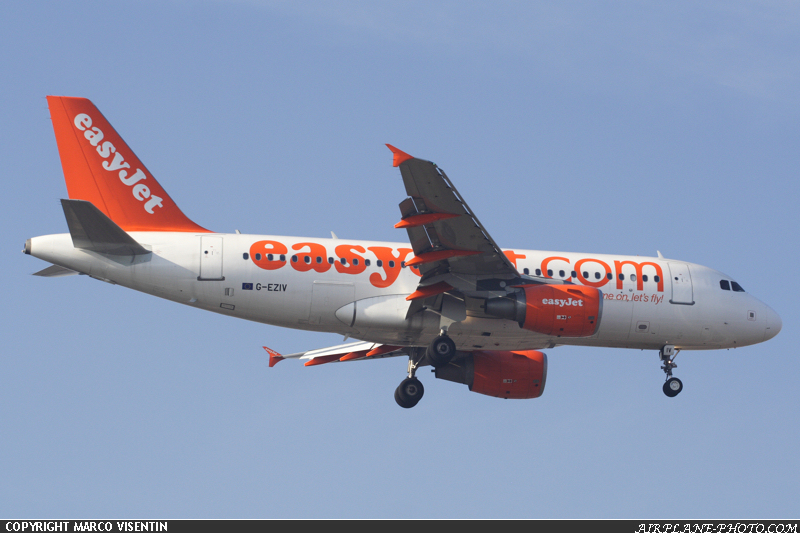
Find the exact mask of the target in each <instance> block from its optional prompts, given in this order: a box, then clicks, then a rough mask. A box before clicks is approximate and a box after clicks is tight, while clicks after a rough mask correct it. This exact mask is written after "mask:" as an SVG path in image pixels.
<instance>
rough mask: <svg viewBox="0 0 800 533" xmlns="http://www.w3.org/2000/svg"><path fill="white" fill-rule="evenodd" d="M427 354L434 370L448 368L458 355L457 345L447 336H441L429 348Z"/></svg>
mask: <svg viewBox="0 0 800 533" xmlns="http://www.w3.org/2000/svg"><path fill="white" fill-rule="evenodd" d="M427 354H428V359H429V360H430V362H431V365H433V367H434V368H439V367H443V366H447V364H448V363H449V362H450V360H451V359H452V358H453V356H454V355H455V354H456V343H454V342H453V339H451V338H450V337H448V336H447V335H439V336H438V337H436V338H435V339H433V342H432V343H431V345H430V346H428V351H427Z"/></svg>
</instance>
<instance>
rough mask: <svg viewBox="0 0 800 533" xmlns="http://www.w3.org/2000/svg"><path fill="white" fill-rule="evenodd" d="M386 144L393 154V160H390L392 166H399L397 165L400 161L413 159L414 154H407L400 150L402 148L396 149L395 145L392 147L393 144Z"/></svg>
mask: <svg viewBox="0 0 800 533" xmlns="http://www.w3.org/2000/svg"><path fill="white" fill-rule="evenodd" d="M386 146H387V147H388V148H389V150H391V151H392V153H393V154H394V161H392V166H393V167H399V166H400V165H401V164H402V163H404V162H405V161H408V160H409V159H414V156H413V155H408V154H407V153H405V152H404V151H402V150H398V149H397V148H395V147H394V146H392V145H391V144H387V145H386Z"/></svg>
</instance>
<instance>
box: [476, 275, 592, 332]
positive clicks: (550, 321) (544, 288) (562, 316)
mask: <svg viewBox="0 0 800 533" xmlns="http://www.w3.org/2000/svg"><path fill="white" fill-rule="evenodd" d="M486 313H487V314H489V315H492V316H496V317H499V318H505V319H508V320H513V321H515V322H517V323H518V324H519V327H521V328H522V329H527V330H529V331H535V332H537V333H542V334H544V335H554V336H556V337H589V336H590V335H594V334H595V332H596V331H597V328H598V327H599V326H600V317H601V315H602V313H603V293H602V292H600V291H599V290H598V289H595V288H594V287H583V286H580V285H526V286H525V287H521V290H519V291H517V292H515V293H512V294H510V295H508V296H504V297H501V298H489V299H488V300H486Z"/></svg>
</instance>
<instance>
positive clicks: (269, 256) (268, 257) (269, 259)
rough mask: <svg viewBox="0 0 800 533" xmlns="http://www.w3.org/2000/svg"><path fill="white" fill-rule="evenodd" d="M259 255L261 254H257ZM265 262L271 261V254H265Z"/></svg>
mask: <svg viewBox="0 0 800 533" xmlns="http://www.w3.org/2000/svg"><path fill="white" fill-rule="evenodd" d="M258 255H261V254H258ZM267 261H272V254H267Z"/></svg>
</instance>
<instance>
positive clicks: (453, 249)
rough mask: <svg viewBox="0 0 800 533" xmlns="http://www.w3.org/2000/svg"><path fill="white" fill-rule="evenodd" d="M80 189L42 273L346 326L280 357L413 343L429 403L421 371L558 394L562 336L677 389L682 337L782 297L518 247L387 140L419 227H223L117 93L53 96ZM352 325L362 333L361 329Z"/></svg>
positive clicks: (666, 266) (39, 240)
mask: <svg viewBox="0 0 800 533" xmlns="http://www.w3.org/2000/svg"><path fill="white" fill-rule="evenodd" d="M47 101H48V107H49V110H50V116H51V120H52V122H53V129H54V131H55V137H56V144H57V146H58V151H59V155H60V158H61V164H62V169H63V172H64V177H65V180H66V184H67V192H68V196H69V199H63V200H61V205H62V208H63V211H64V215H65V217H66V220H67V226H68V228H69V233H64V234H56V235H45V236H40V237H34V238H31V239H28V240H27V241H26V242H25V247H24V250H23V252H24V253H25V254H28V255H32V256H34V257H37V258H39V259H43V260H44V261H47V262H49V263H51V264H52V265H51V266H49V267H47V268H45V269H43V270H41V271H39V272H36V274H35V275H37V276H42V277H60V276H66V275H74V274H82V275H86V276H89V277H91V278H94V279H98V280H101V281H105V282H107V283H111V284H116V285H121V286H123V287H128V288H130V289H134V290H137V291H141V292H145V293H148V294H152V295H154V296H158V297H160V298H166V299H168V300H172V301H175V302H178V303H182V304H184V305H189V306H192V307H196V308H200V309H205V310H207V311H213V312H215V313H221V314H224V315H229V316H234V317H238V318H243V319H246V320H252V321H255V322H261V323H265V324H270V325H275V326H282V327H288V328H296V329H301V330H308V331H324V332H331V333H338V334H341V335H343V336H344V341H345V343H344V344H342V345H338V346H332V347H327V348H323V349H315V350H307V351H302V352H297V353H292V354H288V355H282V354H281V353H279V352H277V351H275V350H272V349H271V348H268V347H264V349H265V350H266V352H267V353H268V354H269V366H270V367H273V366H274V365H275V364H277V363H278V362H279V361H281V360H283V359H299V360H301V361H305V365H306V366H316V365H320V364H325V363H332V362H345V361H363V360H369V359H381V358H384V357H396V356H405V357H408V375H407V377H406V378H405V379H404V380H403V381H402V382H401V383H400V385H399V386H398V387H397V389H396V390H395V400H396V401H397V403H398V405H400V406H401V407H403V408H411V407H414V406H415V405H417V403H418V402H419V401H420V399H421V398H422V396H423V394H424V387H423V385H422V383H421V382H420V380H419V379H418V378H417V377H416V371H417V369H419V368H420V367H423V366H432V367H433V372H434V375H435V377H436V378H439V379H443V380H447V381H452V382H455V383H460V384H465V385H467V386H468V388H469V390H471V391H473V392H477V393H480V394H484V395H488V396H494V397H498V398H506V399H508V398H513V399H526V398H537V397H539V396H541V395H542V393H543V392H544V388H545V383H546V379H547V356H546V354H545V353H544V352H543V351H542V350H545V349H551V348H555V347H557V346H561V345H575V346H592V347H613V348H632V349H640V350H653V351H657V353H658V356H659V361H660V363H661V370H663V371H664V373H665V381H664V384H663V386H662V390H663V392H664V394H666V396H668V397H675V396H677V395H678V394H679V393H680V392H681V391H682V390H683V383H682V382H681V381H680V379H678V378H677V377H674V376H673V370H674V369H675V368H676V367H677V365H676V364H675V362H674V361H675V357H676V356H677V354H678V352H680V351H682V350H714V349H726V348H739V347H742V346H748V345H752V344H757V343H760V342H764V341H767V340H769V339H771V338H773V337H774V336H775V335H777V334H778V333H779V332H780V330H781V327H782V322H781V319H780V317H779V316H778V314H777V313H776V312H775V311H774V310H772V309H771V308H770V307H769V306H767V305H766V304H764V303H763V302H761V301H759V300H758V299H756V298H755V297H754V296H752V295H751V294H749V293H747V292H745V290H744V288H743V287H742V286H741V285H740V284H739V283H737V282H736V281H734V280H733V279H732V278H731V277H730V276H727V275H725V274H723V273H722V272H719V271H717V270H713V269H711V268H708V267H705V266H702V265H698V264H693V263H688V262H686V261H681V260H677V259H667V258H664V257H663V256H662V254H661V253H660V252H658V256H657V257H639V256H629V255H624V256H618V255H608V254H586V253H567V252H549V251H539V250H520V249H502V248H500V246H499V245H498V244H497V243H496V242H495V240H494V239H493V238H492V237H491V236H490V235H489V232H488V231H487V230H486V228H484V226H483V225H482V224H481V223H480V221H479V220H478V218H477V216H476V215H475V213H474V212H473V211H472V209H470V207H469V206H468V205H467V203H466V201H465V200H464V198H463V197H462V196H461V194H459V192H458V190H457V189H456V187H455V186H454V185H453V182H452V181H450V179H449V178H448V177H447V175H446V174H445V172H444V170H442V169H441V168H439V167H438V166H437V165H436V164H434V163H432V162H430V161H426V160H423V159H418V158H415V157H412V156H411V155H409V154H407V153H405V152H403V151H401V150H399V149H397V148H395V147H394V146H392V145H387V146H388V148H389V149H390V150H391V152H392V154H393V165H394V166H395V167H398V168H399V170H400V174H401V176H402V179H403V183H404V186H405V189H406V191H405V192H406V195H407V197H406V198H405V199H404V200H403V201H402V202H400V221H399V222H398V223H397V224H395V228H398V229H404V230H405V231H406V233H407V235H408V242H402V243H397V242H373V241H360V240H353V239H339V238H337V237H336V235H335V234H333V233H332V234H331V238H330V239H327V238H324V239H321V238H304V237H287V236H275V235H244V234H240V233H239V232H238V231H237V232H236V233H235V234H224V233H216V232H213V231H210V230H208V229H205V228H203V227H201V226H199V225H197V224H196V223H194V222H193V221H191V220H190V219H189V218H188V217H186V215H184V214H183V212H182V211H181V210H180V209H179V208H178V206H177V205H176V204H175V202H174V201H173V200H172V198H171V197H170V196H169V194H167V192H166V191H165V190H164V189H163V188H162V187H161V185H160V184H159V183H158V182H157V181H156V179H155V178H154V177H153V175H152V174H151V173H150V172H149V171H148V170H147V168H145V166H144V165H143V164H142V162H141V161H140V160H139V159H138V158H137V157H136V155H135V154H134V153H133V151H132V150H131V149H130V148H129V147H128V145H127V144H126V143H125V142H124V141H123V140H122V137H120V135H119V134H118V133H117V132H116V131H115V130H114V128H113V127H112V126H111V124H110V123H109V122H108V121H107V120H106V118H105V117H104V116H103V115H102V114H101V113H100V111H99V110H98V109H97V108H96V107H95V106H94V104H92V102H91V101H89V100H87V99H85V98H73V97H61V96H48V97H47ZM350 339H352V342H347V341H348V340H350Z"/></svg>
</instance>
